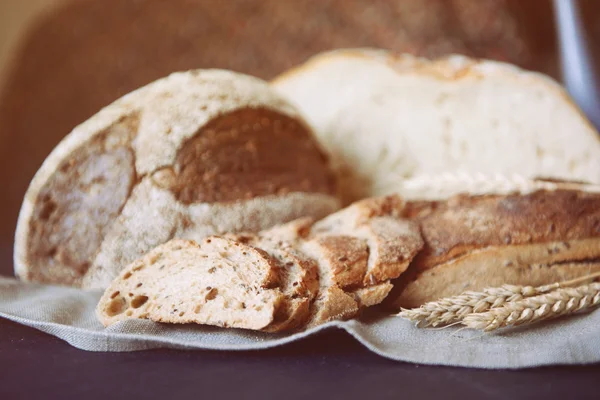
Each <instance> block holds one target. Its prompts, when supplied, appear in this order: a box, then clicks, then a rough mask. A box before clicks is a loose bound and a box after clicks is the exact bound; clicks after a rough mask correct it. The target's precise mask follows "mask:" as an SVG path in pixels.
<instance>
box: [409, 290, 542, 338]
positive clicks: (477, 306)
mask: <svg viewBox="0 0 600 400" xmlns="http://www.w3.org/2000/svg"><path fill="white" fill-rule="evenodd" d="M540 289H541V290H540ZM542 290H543V291H542ZM548 290H551V289H549V288H547V287H543V288H534V287H532V286H514V285H504V286H501V287H497V288H487V289H483V290H482V291H481V292H473V291H469V292H465V293H462V294H460V295H458V296H452V297H447V298H444V299H440V300H437V301H432V302H429V303H426V304H423V305H422V306H421V307H419V308H414V309H409V310H407V309H404V310H402V311H401V312H400V314H398V315H399V316H400V317H403V318H406V319H409V320H411V321H414V322H417V326H419V327H423V328H424V327H428V326H442V325H448V324H451V323H454V322H458V321H461V320H462V319H463V318H464V317H465V316H466V315H468V314H471V313H481V312H484V311H487V310H489V309H490V308H494V307H500V306H502V305H503V304H504V303H506V302H509V301H515V300H519V299H522V298H524V297H528V296H535V295H537V294H541V293H545V292H546V291H548Z"/></svg>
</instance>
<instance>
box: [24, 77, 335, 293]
mask: <svg viewBox="0 0 600 400" xmlns="http://www.w3.org/2000/svg"><path fill="white" fill-rule="evenodd" d="M334 192H335V182H334V179H333V175H332V172H331V171H330V169H329V167H328V162H327V157H326V156H325V154H324V153H323V152H322V151H321V149H320V148H319V146H318V144H317V143H316V141H315V140H314V137H313V135H312V132H311V129H310V128H309V127H308V125H307V124H306V123H305V122H304V120H303V119H302V117H300V116H299V114H298V112H297V111H296V110H295V108H294V107H293V106H292V105H290V104H289V103H288V102H286V101H285V100H284V99H283V98H282V97H281V96H279V95H277V94H276V93H275V92H274V91H273V90H271V89H270V87H269V86H268V85H267V84H266V83H265V82H263V81H261V80H259V79H256V78H252V77H249V76H246V75H242V74H237V73H234V72H229V71H222V70H196V71H188V72H182V73H175V74H172V75H170V76H168V77H166V78H163V79H160V80H158V81H156V82H153V83H151V84H149V85H147V86H145V87H143V88H140V89H138V90H136V91H134V92H132V93H130V94H128V95H126V96H124V97H123V98H121V99H119V100H117V101H116V102H114V103H113V104H111V105H109V106H108V107H106V108H104V109H103V110H101V111H100V112H99V113H98V114H96V115H94V116H93V117H92V118H90V119H89V120H88V121H86V122H84V123H83V124H81V125H80V126H78V127H76V128H75V129H74V130H73V131H72V132H71V133H70V134H69V135H67V136H66V137H65V139H64V140H63V141H62V142H61V143H60V144H59V145H58V146H57V147H56V149H54V151H53V152H52V153H51V154H50V155H49V156H48V158H47V159H46V161H45V162H44V164H43V165H42V167H41V168H40V170H39V171H38V172H37V174H36V176H35V177H34V179H33V181H32V182H31V185H30V187H29V189H28V191H27V194H26V196H25V199H24V202H23V206H22V209H21V213H20V217H19V222H18V225H17V232H16V237H15V272H16V274H17V275H18V276H19V277H21V278H22V279H24V280H30V281H37V282H45V283H54V284H65V285H72V286H80V285H82V284H83V286H84V287H87V288H105V287H106V286H107V285H108V284H109V283H110V281H111V280H112V279H113V278H114V277H115V276H117V275H118V273H119V271H120V269H121V268H123V267H124V266H125V265H127V264H128V263H130V262H131V261H133V260H134V259H136V258H138V257H140V256H142V255H143V254H145V253H146V252H147V251H149V250H151V249H152V248H153V247H155V246H157V245H159V244H161V243H164V242H165V241H167V240H169V239H171V238H174V237H178V238H187V239H194V240H201V239H202V238H204V237H206V236H208V235H212V234H220V233H225V232H236V231H258V230H261V229H265V228H268V227H270V226H273V225H275V224H278V223H282V222H286V221H290V220H293V219H295V218H298V217H301V216H313V217H316V218H320V217H323V216H325V215H327V214H329V213H330V212H332V211H334V210H336V209H337V208H338V207H339V203H338V200H337V199H336V198H335V196H334Z"/></svg>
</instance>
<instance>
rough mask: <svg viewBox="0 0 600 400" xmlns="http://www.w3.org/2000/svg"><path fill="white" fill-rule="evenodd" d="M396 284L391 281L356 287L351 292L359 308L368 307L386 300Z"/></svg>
mask: <svg viewBox="0 0 600 400" xmlns="http://www.w3.org/2000/svg"><path fill="white" fill-rule="evenodd" d="M393 286H394V285H392V284H391V283H390V282H389V281H387V282H383V283H378V284H376V285H373V286H367V287H364V288H359V289H356V290H354V291H352V292H350V294H351V295H352V297H354V301H356V304H357V305H358V307H359V308H366V307H371V306H375V305H377V304H380V303H381V302H383V301H384V300H385V298H386V297H387V296H388V294H389V293H390V291H391V290H392V288H393Z"/></svg>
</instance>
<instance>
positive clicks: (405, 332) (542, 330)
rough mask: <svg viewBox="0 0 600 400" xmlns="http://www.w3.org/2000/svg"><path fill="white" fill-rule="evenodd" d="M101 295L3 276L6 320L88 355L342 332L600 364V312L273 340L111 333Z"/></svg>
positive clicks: (436, 347) (372, 327) (391, 344)
mask: <svg viewBox="0 0 600 400" xmlns="http://www.w3.org/2000/svg"><path fill="white" fill-rule="evenodd" d="M99 298H100V292H98V291H84V290H80V289H72V288H66V287H58V286H47V285H36V284H29V283H22V282H19V281H17V280H15V279H12V278H3V277H0V317H3V318H7V319H9V320H12V321H15V322H18V323H20V324H23V325H27V326H30V327H33V328H36V329H39V330H41V331H43V332H46V333H49V334H51V335H53V336H56V337H59V338H61V339H63V340H65V341H67V342H68V343H70V344H71V345H73V346H75V347H77V348H80V349H83V350H89V351H136V350H145V349H154V348H161V347H169V348H180V349H211V350H258V349H265V348H269V347H275V346H281V345H283V344H286V343H289V342H292V341H296V340H301V339H302V338H304V337H307V336H310V335H313V334H315V333H316V332H319V331H321V330H323V329H331V328H341V329H343V330H345V331H346V332H348V333H349V334H350V335H352V336H353V337H354V338H356V339H357V340H358V341H359V342H360V343H362V344H363V345H364V346H366V347H367V348H368V349H369V350H371V351H373V352H375V353H377V354H379V355H381V356H383V357H386V358H390V359H393V360H399V361H409V362H414V363H421V364H436V365H452V366H461V367H480V368H525V367H534V366H540V365H551V364H589V363H594V362H600V310H598V311H595V312H592V313H589V314H584V315H577V316H573V317H569V318H565V319H562V320H559V321H554V322H547V323H541V324H536V325H534V326H532V327H529V328H517V329H512V330H505V331H503V332H500V333H495V334H486V335H482V334H481V333H479V332H474V331H468V330H461V331H458V330H457V328H448V329H443V330H423V329H418V328H415V327H414V326H413V325H412V324H411V323H410V322H408V321H405V320H403V319H401V318H397V317H393V316H382V317H379V318H374V319H372V320H371V322H370V323H367V322H365V321H360V320H354V321H346V322H332V323H329V324H326V325H323V326H320V327H317V328H314V329H311V330H308V331H306V332H301V333H296V334H292V335H281V334H280V335H274V334H268V333H261V332H252V331H244V330H238V329H220V328H215V327H210V326H199V325H167V324H159V323H155V322H151V321H141V320H129V321H123V322H120V323H118V324H115V325H113V326H111V327H109V328H104V327H103V326H102V325H101V324H100V323H99V322H98V321H97V320H96V318H95V313H94V311H95V308H96V303H97V302H98V300H99Z"/></svg>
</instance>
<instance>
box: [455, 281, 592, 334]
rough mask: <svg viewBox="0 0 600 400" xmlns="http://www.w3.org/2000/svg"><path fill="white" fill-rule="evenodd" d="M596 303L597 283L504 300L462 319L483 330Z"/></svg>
mask: <svg viewBox="0 0 600 400" xmlns="http://www.w3.org/2000/svg"><path fill="white" fill-rule="evenodd" d="M598 305H600V283H598V282H596V283H590V284H589V285H582V286H579V287H576V288H562V289H556V290H554V291H552V292H549V293H546V294H542V295H539V296H534V297H527V298H524V299H522V300H517V301H512V302H507V303H505V304H504V305H503V306H502V307H499V308H494V309H491V310H488V311H486V312H483V313H475V314H469V315H467V316H465V317H464V319H463V321H462V323H463V324H464V325H465V326H467V327H468V328H473V329H481V330H483V331H485V332H489V331H493V330H495V329H498V328H503V327H507V326H516V325H523V324H529V323H533V322H537V321H541V320H544V319H549V318H556V317H560V316H562V315H566V314H572V313H576V312H579V311H583V310H588V309H591V308H593V307H597V306H598Z"/></svg>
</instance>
